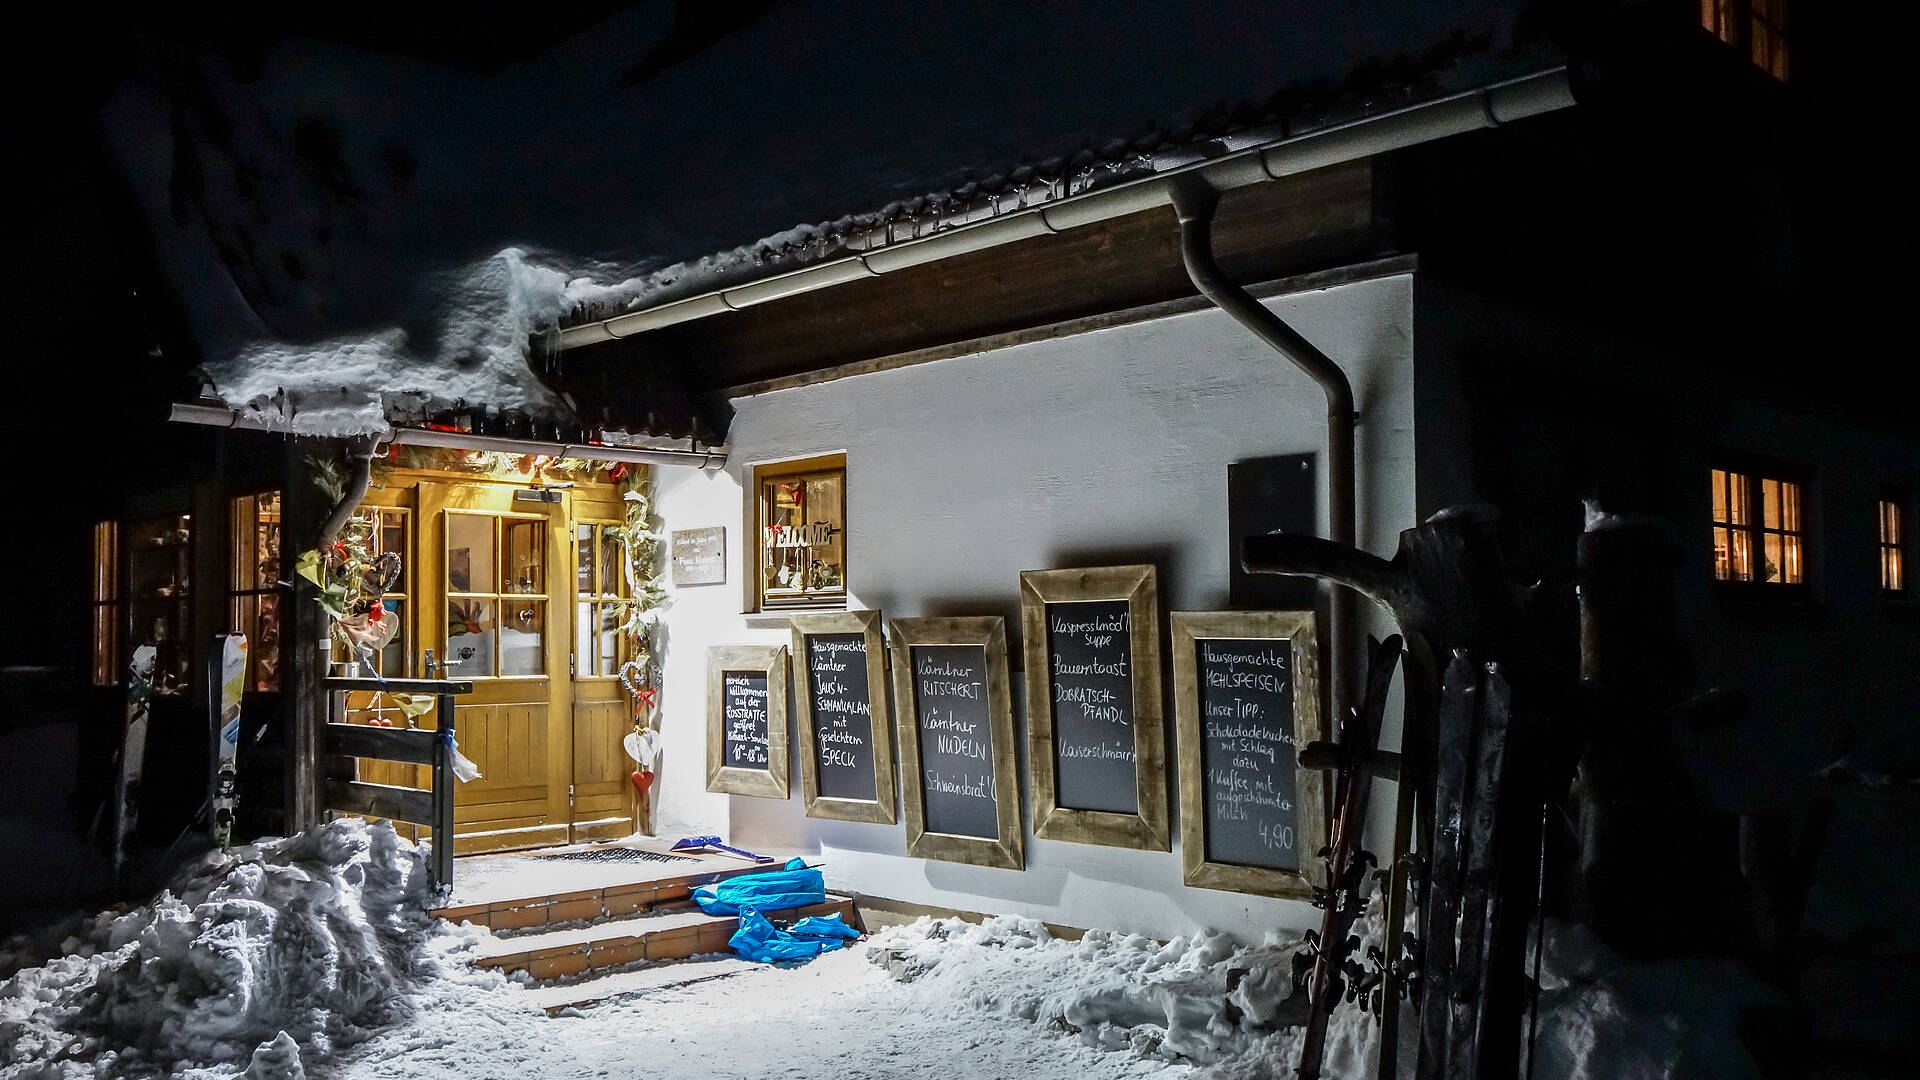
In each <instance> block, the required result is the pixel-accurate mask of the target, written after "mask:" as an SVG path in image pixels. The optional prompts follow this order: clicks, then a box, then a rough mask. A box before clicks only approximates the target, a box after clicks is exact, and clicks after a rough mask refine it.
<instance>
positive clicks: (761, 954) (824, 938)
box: [727, 911, 860, 964]
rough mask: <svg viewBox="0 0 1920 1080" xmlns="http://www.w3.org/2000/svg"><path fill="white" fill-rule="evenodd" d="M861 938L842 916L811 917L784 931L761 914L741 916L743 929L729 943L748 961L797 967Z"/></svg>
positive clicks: (749, 913)
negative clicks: (797, 964) (841, 919)
mask: <svg viewBox="0 0 1920 1080" xmlns="http://www.w3.org/2000/svg"><path fill="white" fill-rule="evenodd" d="M859 936H860V931H858V930H855V929H854V928H853V927H851V926H848V925H847V924H846V923H844V922H841V921H840V913H839V912H837V911H836V912H834V913H833V914H832V915H825V916H822V915H809V916H807V917H806V918H804V919H801V920H800V921H799V922H797V923H795V924H793V927H792V928H791V929H788V930H782V929H780V928H779V927H777V926H775V925H773V924H772V923H770V922H768V921H767V917H766V916H764V915H762V914H760V913H759V912H757V911H746V912H743V913H742V914H741V916H740V929H738V930H735V931H734V932H733V938H732V940H730V941H729V942H727V944H729V945H731V946H733V951H734V952H736V953H739V954H740V955H741V956H743V957H745V958H746V959H748V960H757V961H759V962H761V963H763V964H794V963H799V962H800V961H802V960H811V959H813V958H814V957H816V956H818V955H820V954H821V953H823V952H828V951H830V950H832V949H837V948H839V947H840V946H842V945H845V944H846V943H847V942H849V941H851V940H853V939H854V938H857V937H859Z"/></svg>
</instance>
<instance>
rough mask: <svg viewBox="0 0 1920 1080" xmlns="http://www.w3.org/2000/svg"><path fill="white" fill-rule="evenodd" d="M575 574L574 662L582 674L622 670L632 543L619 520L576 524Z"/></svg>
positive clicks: (606, 673)
mask: <svg viewBox="0 0 1920 1080" xmlns="http://www.w3.org/2000/svg"><path fill="white" fill-rule="evenodd" d="M573 550H574V562H573V567H574V574H575V576H576V577H577V579H578V585H577V588H578V591H579V601H578V603H579V605H580V607H579V612H578V614H577V615H576V617H575V619H574V624H573V626H574V645H573V655H574V662H575V663H576V664H577V665H578V666H579V672H578V673H579V674H580V675H595V676H597V675H613V674H616V673H618V672H619V670H620V662H621V661H622V660H624V659H625V657H624V656H622V655H621V641H620V638H621V634H620V627H621V626H622V625H623V624H624V623H625V622H626V619H627V605H628V599H627V598H628V597H629V596H631V595H632V592H633V590H632V588H631V587H630V586H629V584H628V582H627V574H626V566H627V546H626V544H624V543H622V542H621V540H620V526H619V525H618V524H616V523H614V522H610V521H608V522H580V523H578V524H576V525H575V526H574V547H573Z"/></svg>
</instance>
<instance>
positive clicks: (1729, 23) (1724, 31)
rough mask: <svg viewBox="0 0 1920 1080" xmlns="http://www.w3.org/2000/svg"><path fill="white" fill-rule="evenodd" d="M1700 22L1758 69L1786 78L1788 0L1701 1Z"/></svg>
mask: <svg viewBox="0 0 1920 1080" xmlns="http://www.w3.org/2000/svg"><path fill="white" fill-rule="evenodd" d="M1700 25H1701V26H1703V27H1706V29H1707V32H1708V33H1710V34H1712V35H1713V36H1714V37H1717V38H1719V39H1720V40H1721V41H1724V42H1726V43H1727V44H1728V45H1731V46H1732V47H1733V48H1734V49H1736V50H1738V51H1740V52H1742V53H1745V54H1746V56H1747V59H1749V60H1751V61H1753V63H1754V65H1755V66H1756V67H1758V68H1759V69H1760V70H1761V71H1764V72H1766V73H1767V74H1769V75H1771V76H1773V77H1774V78H1776V79H1779V80H1780V81H1781V82H1786V81H1787V70H1788V57H1789V49H1788V47H1787V0H1700Z"/></svg>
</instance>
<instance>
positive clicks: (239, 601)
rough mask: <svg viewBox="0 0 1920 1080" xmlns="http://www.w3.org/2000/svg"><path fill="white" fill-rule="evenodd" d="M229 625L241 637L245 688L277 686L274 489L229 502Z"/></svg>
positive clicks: (282, 602) (279, 597)
mask: <svg viewBox="0 0 1920 1080" xmlns="http://www.w3.org/2000/svg"><path fill="white" fill-rule="evenodd" d="M228 521H229V524H230V527H231V528H232V530H233V531H232V536H231V538H230V541H229V543H230V545H231V550H232V554H233V557H232V560H231V562H230V566H231V568H232V570H231V572H232V580H231V590H230V595H231V599H230V601H229V607H230V609H231V610H230V611H229V613H228V614H229V619H230V625H231V626H232V628H233V629H234V630H235V631H236V632H238V633H242V634H245V635H247V668H248V671H247V688H248V689H250V690H266V691H272V690H278V689H280V633H281V626H282V621H283V619H284V618H285V613H286V610H287V604H286V596H287V590H286V588H285V587H284V586H282V585H281V584H280V575H281V572H282V571H281V565H280V493H279V492H277V491H265V492H261V493H259V494H257V495H242V496H240V497H239V498H237V499H234V500H233V504H232V507H231V512H230V513H229V515H228Z"/></svg>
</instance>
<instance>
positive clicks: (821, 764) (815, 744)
mask: <svg viewBox="0 0 1920 1080" xmlns="http://www.w3.org/2000/svg"><path fill="white" fill-rule="evenodd" d="M792 622H793V655H794V657H795V662H796V663H797V664H798V665H799V670H798V671H797V672H795V675H794V687H795V690H796V691H797V696H798V704H799V708H798V709H797V710H796V720H797V721H798V723H797V730H798V731H799V734H800V780H801V791H802V793H803V795H804V796H805V798H806V801H807V816H808V817H816V818H838V819H840V820H842V821H866V822H872V823H874V824H878V825H891V824H893V822H894V809H893V732H892V731H891V730H890V729H891V723H890V721H889V719H888V717H887V682H886V672H887V654H886V651H885V647H884V646H883V645H882V644H881V640H880V613H879V612H877V611H845V612H833V613H832V614H826V615H795V616H794V617H793V620H792Z"/></svg>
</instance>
